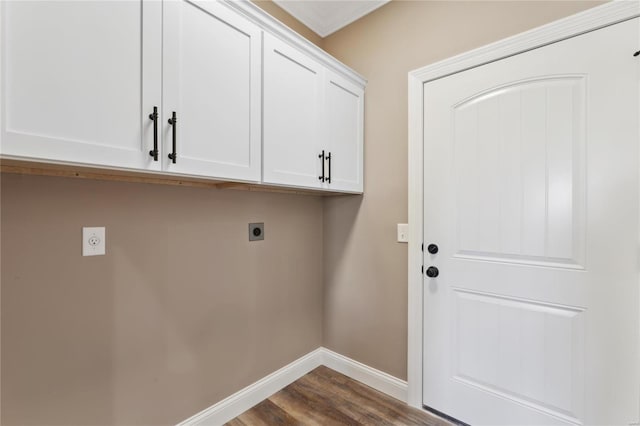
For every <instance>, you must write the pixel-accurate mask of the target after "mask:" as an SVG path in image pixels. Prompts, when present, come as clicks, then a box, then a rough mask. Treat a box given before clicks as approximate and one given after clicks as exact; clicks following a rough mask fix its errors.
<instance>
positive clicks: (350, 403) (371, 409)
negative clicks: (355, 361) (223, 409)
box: [227, 366, 450, 426]
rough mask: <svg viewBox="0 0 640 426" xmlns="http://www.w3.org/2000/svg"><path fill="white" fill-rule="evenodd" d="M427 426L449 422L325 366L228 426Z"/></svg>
mask: <svg viewBox="0 0 640 426" xmlns="http://www.w3.org/2000/svg"><path fill="white" fill-rule="evenodd" d="M260 425H265V426H267V425H268V426H272V425H305V426H306V425H318V426H328V425H375V426H378V425H429V426H450V423H448V422H446V421H444V420H442V419H440V418H437V417H434V416H431V415H429V414H428V413H425V412H422V411H420V410H416V409H415V408H412V407H409V406H408V405H406V404H404V403H402V402H400V401H398V400H396V399H394V398H391V397H389V396H387V395H385V394H383V393H381V392H378V391H377V390H375V389H372V388H370V387H368V386H366V385H363V384H362V383H360V382H357V381H355V380H353V379H350V378H349V377H347V376H344V375H342V374H340V373H338V372H336V371H334V370H331V369H330V368H327V367H324V366H322V367H318V368H316V369H315V370H313V371H312V372H311V373H309V374H307V375H306V376H303V377H301V378H300V379H298V380H297V381H295V382H294V383H292V384H290V385H289V386H287V387H286V388H284V389H282V390H281V391H279V392H277V393H275V394H273V395H272V396H271V397H270V398H268V399H266V400H264V401H262V402H261V403H260V404H258V405H256V406H255V407H253V408H252V409H250V410H248V411H245V412H244V413H243V414H241V415H240V416H238V417H236V418H235V419H233V420H231V421H230V422H229V423H227V426H260Z"/></svg>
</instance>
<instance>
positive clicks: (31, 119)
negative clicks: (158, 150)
mask: <svg viewBox="0 0 640 426" xmlns="http://www.w3.org/2000/svg"><path fill="white" fill-rule="evenodd" d="M143 3H144V4H143ZM143 6H144V7H143ZM0 7H2V23H1V27H2V40H3V45H2V76H3V81H2V97H3V104H4V105H3V117H2V120H1V121H2V134H1V145H0V148H1V152H2V154H3V155H4V156H12V157H13V156H15V157H21V158H26V159H36V160H49V161H60V162H74V163H84V164H92V165H104V166H115V167H127V168H136V169H145V170H147V169H152V170H153V169H155V170H158V169H159V168H160V166H159V163H156V162H154V161H153V158H152V157H151V156H150V155H149V151H150V150H152V149H153V122H152V121H151V120H150V119H149V114H150V113H151V112H152V111H153V107H154V106H156V107H160V100H161V92H160V91H161V82H160V78H161V73H160V72H159V70H160V67H161V50H160V49H161V42H162V40H161V30H162V10H161V4H160V3H156V2H141V1H140V0H138V1H122V2H120V1H119V2H113V1H86V2H78V1H3V2H1V4H0Z"/></svg>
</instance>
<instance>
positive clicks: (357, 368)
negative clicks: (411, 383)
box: [178, 347, 407, 426]
mask: <svg viewBox="0 0 640 426" xmlns="http://www.w3.org/2000/svg"><path fill="white" fill-rule="evenodd" d="M321 365H326V366H327V367H329V368H331V369H333V370H335V371H337V372H339V373H342V374H344V375H345V376H348V377H351V378H352V379H354V380H357V381H359V382H362V383H364V384H365V385H368V386H370V387H372V388H374V389H376V390H378V391H380V392H382V393H385V394H387V395H389V396H391V397H393V398H396V399H399V400H401V401H406V395H407V382H405V381H404V380H400V379H397V378H395V377H393V376H391V375H389V374H387V373H384V372H382V371H379V370H376V369H375V368H371V367H369V366H367V365H364V364H362V363H360V362H358V361H355V360H352V359H350V358H347V357H345V356H343V355H340V354H337V353H335V352H333V351H331V350H329V349H326V348H322V347H321V348H318V349H316V350H314V351H312V352H309V353H308V354H307V355H305V356H303V357H301V358H298V359H297V360H295V361H293V362H292V363H290V364H289V365H286V366H285V367H282V368H281V369H279V370H278V371H276V372H274V373H271V374H269V375H268V376H266V377H264V378H262V379H260V380H258V381H257V382H255V383H253V384H251V385H249V386H247V387H246V388H244V389H242V390H240V391H238V392H236V393H234V394H233V395H231V396H229V397H227V398H225V399H223V400H222V401H220V402H218V403H217V404H214V405H212V406H211V407H209V408H206V409H204V410H203V411H201V412H199V413H198V414H196V415H194V416H192V417H190V418H188V419H187V420H184V421H182V422H180V423H179V424H178V426H196V425H197V426H203V425H222V424H225V423H226V422H228V421H230V420H231V419H233V418H235V417H237V416H239V415H240V414H242V413H244V412H245V411H247V410H248V409H250V408H251V407H253V406H255V405H256V404H258V403H260V402H262V401H263V400H265V399H267V398H268V397H270V396H271V395H273V394H274V393H276V392H278V391H279V390H280V389H282V388H284V387H285V386H287V385H289V384H291V383H293V382H295V381H296V380H298V379H299V378H300V377H302V376H304V375H305V374H307V373H309V372H311V371H312V370H314V369H315V368H317V367H319V366H321Z"/></svg>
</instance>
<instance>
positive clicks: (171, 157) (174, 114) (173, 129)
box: [169, 111, 178, 164]
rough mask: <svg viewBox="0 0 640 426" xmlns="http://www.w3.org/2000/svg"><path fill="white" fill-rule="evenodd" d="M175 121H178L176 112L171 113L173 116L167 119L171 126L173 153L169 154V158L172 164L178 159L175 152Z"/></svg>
mask: <svg viewBox="0 0 640 426" xmlns="http://www.w3.org/2000/svg"><path fill="white" fill-rule="evenodd" d="M177 121H178V118H177V117H176V112H175V111H173V114H172V115H171V118H170V119H169V124H171V127H172V129H171V130H172V133H173V152H172V153H171V154H169V158H170V159H171V161H172V162H173V164H176V159H177V158H178V153H177V152H176V122H177Z"/></svg>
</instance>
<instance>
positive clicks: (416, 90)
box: [407, 0, 640, 408]
mask: <svg viewBox="0 0 640 426" xmlns="http://www.w3.org/2000/svg"><path fill="white" fill-rule="evenodd" d="M637 16H640V2H638V1H629V0H619V1H613V2H610V3H606V4H604V5H601V6H597V7H594V8H592V9H588V10H586V11H584V12H581V13H578V14H576V15H573V16H570V17H567V18H564V19H561V20H558V21H555V22H552V23H550V24H547V25H544V26H542V27H539V28H535V29H533V30H530V31H526V32H524V33H521V34H518V35H516V36H513V37H509V38H506V39H504V40H501V41H498V42H495V43H492V44H489V45H487V46H483V47H480V48H478V49H475V50H472V51H469V52H466V53H463V54H461V55H457V56H454V57H452V58H449V59H445V60H443V61H440V62H436V63H434V64H432V65H428V66H426V67H423V68H420V69H417V70H414V71H411V72H410V73H409V81H408V90H409V111H408V112H409V117H408V126H409V158H408V161H409V194H408V195H409V206H408V212H409V260H408V268H409V275H408V276H409V280H408V330H407V331H408V336H407V337H408V348H407V351H408V354H407V378H408V395H407V403H408V404H409V405H411V406H413V407H417V408H421V407H422V377H423V371H422V340H423V330H422V326H423V324H422V303H423V295H422V291H423V284H422V281H423V280H422V273H421V267H422V252H421V245H422V243H423V241H422V239H423V235H424V234H423V218H424V216H423V203H422V201H423V200H422V195H423V185H424V182H423V172H424V170H423V146H422V129H423V127H422V126H423V114H424V110H423V86H424V83H426V82H428V81H432V80H435V79H438V78H442V77H446V76H447V75H451V74H454V73H457V72H460V71H464V70H467V69H470V68H473V67H476V66H479V65H483V64H486V63H489V62H493V61H497V60H499V59H502V58H505V57H508V56H513V55H516V54H519V53H522V52H526V51H528V50H532V49H536V48H539V47H542V46H545V45H548V44H551V43H554V42H557V41H560V40H564V39H567V38H570V37H575V36H577V35H580V34H584V33H585V32H589V31H593V30H596V29H599V28H602V27H605V26H608V25H612V24H615V23H618V22H621V21H625V20H628V19H632V18H635V17H637Z"/></svg>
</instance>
